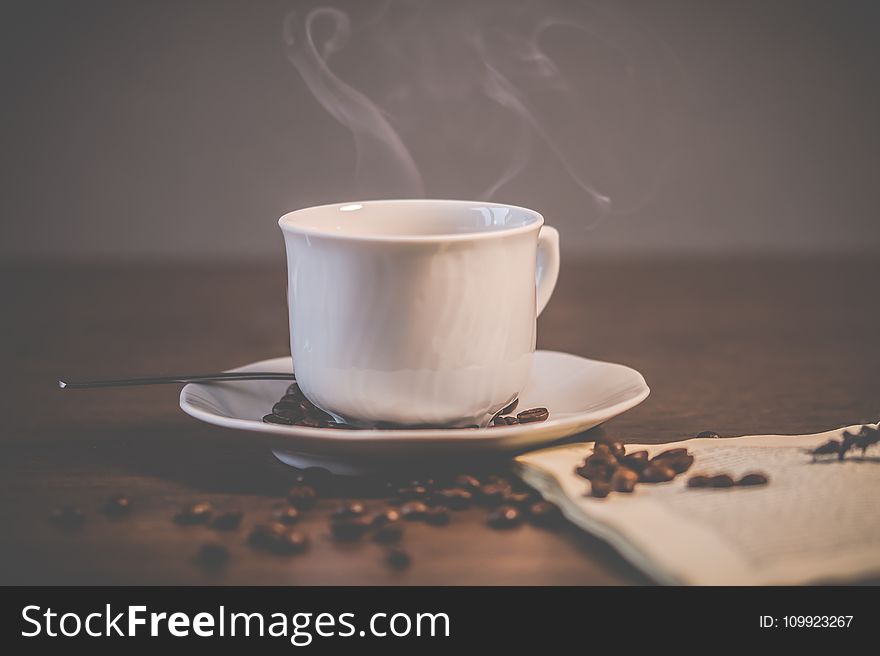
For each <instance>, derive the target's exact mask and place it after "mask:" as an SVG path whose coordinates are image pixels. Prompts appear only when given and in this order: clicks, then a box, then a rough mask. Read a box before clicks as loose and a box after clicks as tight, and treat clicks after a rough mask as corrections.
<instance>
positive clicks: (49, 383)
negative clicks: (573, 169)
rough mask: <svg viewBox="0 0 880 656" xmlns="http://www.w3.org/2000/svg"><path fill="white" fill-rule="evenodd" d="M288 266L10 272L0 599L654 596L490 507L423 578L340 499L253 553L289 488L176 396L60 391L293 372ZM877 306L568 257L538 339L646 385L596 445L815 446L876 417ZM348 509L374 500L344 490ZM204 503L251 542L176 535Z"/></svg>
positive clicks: (614, 561)
mask: <svg viewBox="0 0 880 656" xmlns="http://www.w3.org/2000/svg"><path fill="white" fill-rule="evenodd" d="M282 267H283V265H282V264H281V260H280V258H279V266H272V267H267V266H245V265H236V266H229V265H226V266H223V265H213V264H210V263H205V264H190V265H186V266H183V265H175V264H173V263H168V264H150V265H148V264H143V265H140V264H128V265H125V266H119V265H106V266H98V265H92V266H88V267H85V266H77V265H63V266H62V265H55V266H51V267H50V266H38V265H24V264H19V265H11V264H7V265H4V266H3V267H2V270H0V273H2V283H0V286H2V291H3V298H4V299H5V303H6V308H7V311H6V313H5V316H4V319H3V327H2V330H3V335H2V337H3V339H2V344H3V346H2V348H3V361H4V363H5V365H4V367H3V372H2V383H0V384H2V395H0V397H2V398H0V403H2V406H0V407H2V410H3V417H4V419H5V425H4V428H3V430H2V436H0V584H14V583H15V584H50V583H65V584H66V583H88V584H101V583H109V584H178V583H185V584H203V583H204V584H212V583H222V584H244V583H252V584H386V583H389V584H441V585H445V584H616V583H645V582H647V581H646V579H644V577H643V576H642V575H641V574H639V573H638V572H637V571H636V570H634V569H633V568H632V567H631V566H629V565H628V564H627V563H626V562H625V561H623V560H622V559H621V558H619V557H618V556H617V555H616V554H615V553H614V552H613V551H612V550H611V549H610V548H608V547H607V546H606V545H604V544H603V543H602V542H600V541H599V540H597V539H594V538H592V537H590V536H587V535H583V534H581V533H579V532H577V531H576V530H574V529H573V528H571V527H568V526H563V527H561V528H559V529H557V530H543V529H539V528H535V527H532V526H523V527H521V528H518V529H515V530H512V531H505V532H499V531H493V530H492V529H489V528H488V527H486V526H485V524H484V521H485V511H484V510H481V509H472V510H468V511H464V512H460V513H455V514H454V516H453V520H452V522H451V524H450V525H449V526H446V527H433V526H428V525H424V524H414V525H409V526H407V532H406V536H405V540H404V544H405V548H406V549H407V550H408V551H409V553H410V554H411V555H412V557H413V563H412V566H411V567H410V568H409V569H407V570H405V571H402V572H398V571H392V570H390V569H389V568H387V567H386V566H385V564H384V561H383V551H382V549H381V548H380V547H379V546H378V545H375V544H372V543H371V542H369V541H365V542H363V543H357V544H337V543H334V542H333V541H332V540H331V539H330V537H329V535H328V530H327V526H328V520H327V517H328V514H329V512H330V511H331V510H332V509H333V508H334V507H335V506H336V505H337V504H338V499H326V500H322V501H321V502H320V504H319V506H318V508H317V509H315V510H313V511H310V512H309V513H307V517H306V518H305V520H304V521H303V522H302V525H301V526H302V528H303V530H304V531H306V532H307V533H309V535H310V536H311V539H312V548H311V549H310V551H309V552H308V553H306V554H304V555H301V556H292V557H280V556H271V555H266V554H263V553H260V552H256V551H254V550H252V549H251V548H249V547H248V546H247V545H246V544H245V542H246V535H247V530H248V527H249V526H251V525H252V524H254V523H256V522H258V521H261V520H264V519H265V518H266V517H267V516H268V514H269V513H270V511H271V508H272V507H273V504H275V503H277V502H278V500H279V499H280V498H281V497H282V496H283V493H284V491H285V490H286V488H287V487H288V485H289V484H290V482H291V480H292V478H293V475H294V472H293V471H292V470H290V469H289V468H287V467H285V466H283V465H281V464H280V463H278V462H277V461H275V460H274V458H273V457H272V456H271V454H270V453H269V452H268V451H267V449H266V448H265V446H264V445H261V444H255V443H253V442H249V440H248V436H247V435H243V434H239V433H235V432H232V431H227V430H223V429H220V428H215V427H212V426H208V425H205V424H202V423H199V422H197V421H196V420H194V419H191V418H190V417H188V416H186V415H184V414H183V413H182V412H181V411H180V410H179V409H178V407H177V395H178V392H179V389H178V388H177V387H174V386H172V387H151V388H130V389H115V390H103V391H84V392H70V391H67V392H65V391H60V390H58V389H56V387H55V381H56V380H57V379H58V378H59V377H60V376H64V375H78V376H96V377H97V376H113V375H118V374H127V375H140V374H152V373H172V372H188V371H201V370H204V371H212V370H220V369H225V368H229V367H232V366H236V365H239V364H243V363H246V362H250V361H254V360H259V359H262V358H268V357H274V356H278V355H283V354H284V353H286V352H287V350H288V343H287V319H286V308H285V296H284V288H285V274H284V270H283V268H282ZM878 298H880V275H878V273H877V267H876V259H874V260H873V261H872V260H869V258H867V257H862V258H851V259H849V260H845V259H809V260H807V259H786V258H783V259H778V258H776V259H773V258H765V259H758V258H750V259H747V258H742V259H736V258H732V259H723V258H703V259H691V258H684V257H683V258H680V259H676V260H672V259H669V260H660V259H657V260H649V259H642V260H639V259H614V260H612V259H599V260H594V261H591V260H586V261H583V262H572V261H570V260H569V261H567V262H564V265H563V271H562V276H561V278H560V282H559V287H558V288H557V292H556V295H555V297H554V299H553V300H552V302H551V303H550V305H549V306H548V309H547V311H546V313H545V315H544V316H543V317H541V319H540V321H539V339H538V341H539V346H540V347H541V348H548V349H558V350H565V351H570V352H573V353H576V354H579V355H584V356H589V357H594V358H598V359H603V360H611V361H614V362H622V363H625V364H628V365H630V366H633V367H635V368H636V369H638V370H639V371H641V372H642V373H643V374H644V375H645V378H646V379H647V381H648V384H649V385H650V386H651V389H652V393H651V396H650V397H649V398H648V399H647V401H645V402H644V403H643V404H642V405H640V406H639V407H637V408H635V409H634V410H631V411H630V412H628V413H626V414H624V415H623V416H621V417H618V418H616V419H614V420H612V421H611V422H609V423H608V424H606V425H605V426H604V427H603V428H601V429H597V430H600V431H603V432H605V433H606V434H613V435H615V436H619V437H620V438H622V439H624V440H625V441H633V442H635V441H638V442H662V441H671V440H676V439H681V438H683V437H686V436H690V435H693V434H695V433H698V432H700V431H703V430H710V429H711V430H715V431H717V432H719V433H721V434H722V435H741V434H753V433H803V432H814V431H820V430H825V429H829V428H833V427H837V426H841V425H844V424H849V423H854V422H858V421H860V420H865V419H876V417H878V415H880V339H878V329H880V302H878ZM584 437H585V439H589V438H590V437H591V435H590V434H585V435H584ZM467 465H468V463H463V465H462V469H467V468H468V466H467ZM501 465H503V463H500V464H499V466H501ZM116 493H124V494H126V495H127V496H129V497H130V499H131V500H132V502H133V505H134V511H133V513H132V515H131V516H130V517H129V518H127V519H125V520H122V521H116V522H113V521H109V520H107V519H106V518H104V517H103V516H102V515H100V514H99V513H98V512H97V508H98V506H99V505H100V504H101V503H102V501H103V500H104V499H106V498H107V497H108V496H109V495H111V494H116ZM342 494H344V495H346V498H350V497H351V496H356V495H358V494H366V492H363V491H362V489H361V488H360V487H359V486H358V484H350V485H347V486H344V489H343V490H342ZM199 500H207V501H210V502H211V503H213V504H214V505H215V506H217V507H218V508H224V507H233V506H234V507H238V508H241V509H243V510H244V511H245V519H244V523H243V525H242V528H241V529H240V530H238V531H235V532H232V533H229V534H219V533H217V532H215V531H213V530H212V529H210V528H207V527H201V526H194V527H180V526H177V525H175V524H173V523H172V521H171V516H172V515H173V514H174V512H175V511H176V510H177V509H178V508H179V507H180V506H182V505H183V504H185V503H189V502H194V501H199ZM367 502H368V505H371V506H375V507H379V506H381V502H380V501H379V500H378V499H375V498H372V497H370V498H369V499H367ZM65 503H70V504H74V505H76V506H79V507H80V508H82V509H83V510H84V511H85V513H86V515H87V521H86V524H85V526H84V527H83V528H82V530H80V531H75V532H66V531H61V530H59V529H58V528H56V527H55V526H52V525H51V524H50V523H49V521H48V516H49V513H50V511H51V510H52V509H53V508H54V507H56V506H58V505H61V504H65ZM209 541H219V542H222V543H224V544H226V545H227V546H228V547H229V549H230V551H231V560H230V562H229V564H228V566H227V567H226V568H225V570H224V571H222V572H221V573H209V572H205V571H203V570H202V569H200V568H198V567H196V566H194V565H193V563H192V560H191V559H192V556H193V554H194V553H195V552H196V551H197V550H198V548H199V547H200V546H201V545H202V544H203V543H205V542H209Z"/></svg>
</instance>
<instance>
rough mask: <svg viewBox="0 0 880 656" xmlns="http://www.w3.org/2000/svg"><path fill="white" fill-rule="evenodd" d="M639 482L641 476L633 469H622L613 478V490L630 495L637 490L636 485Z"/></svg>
mask: <svg viewBox="0 0 880 656" xmlns="http://www.w3.org/2000/svg"><path fill="white" fill-rule="evenodd" d="M638 481H639V475H638V474H637V473H636V472H634V471H633V470H632V469H627V468H626V467H620V468H619V469H617V471H615V472H614V476H612V477H611V488H612V489H613V490H614V491H615V492H623V493H626V494H628V493H630V492H632V491H633V490H635V489H636V483H638Z"/></svg>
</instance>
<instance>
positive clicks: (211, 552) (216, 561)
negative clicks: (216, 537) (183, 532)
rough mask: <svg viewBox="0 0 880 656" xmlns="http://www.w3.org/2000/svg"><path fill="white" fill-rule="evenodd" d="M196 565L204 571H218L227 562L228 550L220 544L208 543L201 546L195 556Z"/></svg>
mask: <svg viewBox="0 0 880 656" xmlns="http://www.w3.org/2000/svg"><path fill="white" fill-rule="evenodd" d="M195 560H196V563H197V564H198V565H201V566H202V567H204V568H205V569H219V568H221V567H223V566H224V565H225V564H226V563H227V561H228V560H229V549H227V548H226V547H224V546H223V545H222V544H217V543H216V542H209V543H208V544H203V545H202V548H201V549H199V552H198V553H197V554H196V558H195Z"/></svg>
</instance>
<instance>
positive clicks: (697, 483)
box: [687, 474, 712, 487]
mask: <svg viewBox="0 0 880 656" xmlns="http://www.w3.org/2000/svg"><path fill="white" fill-rule="evenodd" d="M711 481H712V479H711V477H709V476H704V475H702V474H698V475H697V476H691V477H690V478H689V479H688V482H687V486H688V487H709V484H710V483H711Z"/></svg>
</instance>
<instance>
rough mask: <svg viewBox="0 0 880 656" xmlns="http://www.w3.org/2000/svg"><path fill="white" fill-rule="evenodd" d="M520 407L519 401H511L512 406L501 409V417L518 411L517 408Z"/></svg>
mask: <svg viewBox="0 0 880 656" xmlns="http://www.w3.org/2000/svg"><path fill="white" fill-rule="evenodd" d="M518 405H519V399H518V398H516V399H514V400H513V401H511V403H510V405H506V406H504V407H503V408H501V410H499V411H498V414H499V415H509V414H510V413H511V412H513V411H514V410H516V406H518Z"/></svg>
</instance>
